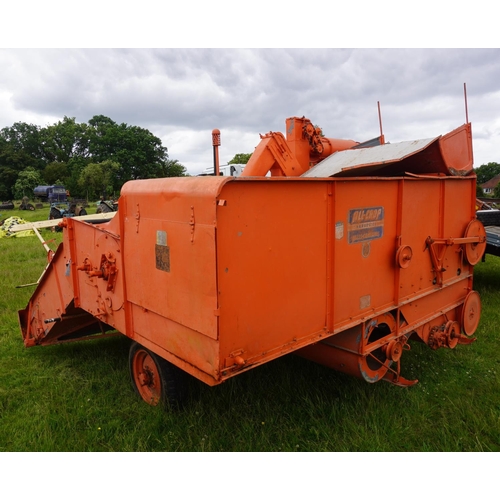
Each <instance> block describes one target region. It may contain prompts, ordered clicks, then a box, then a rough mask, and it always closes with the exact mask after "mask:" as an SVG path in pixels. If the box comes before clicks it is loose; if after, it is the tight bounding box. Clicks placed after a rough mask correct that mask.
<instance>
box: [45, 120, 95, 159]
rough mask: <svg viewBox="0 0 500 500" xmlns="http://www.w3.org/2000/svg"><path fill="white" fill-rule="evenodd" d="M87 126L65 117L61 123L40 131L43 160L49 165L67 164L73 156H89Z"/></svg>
mask: <svg viewBox="0 0 500 500" xmlns="http://www.w3.org/2000/svg"><path fill="white" fill-rule="evenodd" d="M87 128H88V126H87V125H86V124H84V123H76V120H75V118H68V117H67V116H65V117H64V118H63V120H62V121H59V122H57V123H55V124H54V125H49V126H48V127H47V128H45V129H42V131H41V134H40V135H41V138H42V141H43V149H42V150H43V153H42V154H43V158H44V160H45V161H46V162H50V163H54V162H57V163H67V162H68V161H69V160H71V159H72V158H74V157H75V156H79V157H83V158H86V157H88V156H89V151H88V150H89V137H88V134H87Z"/></svg>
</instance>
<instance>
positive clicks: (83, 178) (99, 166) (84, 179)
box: [79, 160, 120, 199]
mask: <svg viewBox="0 0 500 500" xmlns="http://www.w3.org/2000/svg"><path fill="white" fill-rule="evenodd" d="M119 169H120V165H119V163H117V162H115V161H111V160H106V161H103V162H101V163H89V164H88V165H87V166H86V167H85V168H84V169H83V170H82V172H81V174H80V179H79V186H80V188H81V189H83V190H85V189H86V190H87V198H94V199H95V198H96V195H98V196H102V197H103V198H107V195H108V194H111V193H112V192H113V177H114V176H115V174H116V172H117V171H118V170H119Z"/></svg>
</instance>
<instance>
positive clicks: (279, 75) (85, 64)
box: [0, 49, 500, 173]
mask: <svg viewBox="0 0 500 500" xmlns="http://www.w3.org/2000/svg"><path fill="white" fill-rule="evenodd" d="M498 60H500V51H499V50H497V49H489V50H484V49H451V50H448V49H439V50H437V49H384V50H382V49H363V50H360V49H357V50H353V49H260V50H251V49H237V50H233V49H218V50H214V49H154V50H153V49H70V50H68V49H52V50H47V49H26V50H24V49H19V50H14V49H3V50H0V67H2V72H1V74H0V104H1V105H2V108H1V109H2V113H1V114H0V127H4V126H10V125H12V124H13V123H14V122H16V121H26V122H29V123H35V124H39V125H41V126H45V125H47V124H48V123H54V122H56V121H59V120H61V119H62V118H63V117H64V116H65V115H66V116H70V117H75V118H76V119H77V121H79V122H86V121H88V120H89V119H90V118H91V117H92V116H94V115H97V114H103V115H106V116H109V117H110V118H111V119H113V120H114V121H116V122H118V123H127V124H129V125H138V126H141V127H144V128H147V129H149V130H151V132H153V133H154V134H155V135H157V136H158V137H160V138H161V139H162V141H163V143H164V145H165V146H166V147H167V148H168V150H169V154H170V157H171V158H173V159H178V160H179V161H180V162H181V163H183V164H186V166H188V168H189V170H190V171H191V172H193V173H196V172H197V171H201V169H202V168H204V166H206V164H207V163H208V164H211V163H212V149H211V130H212V129H213V128H219V129H220V130H221V132H222V137H223V145H222V147H221V160H223V159H224V160H225V159H231V158H232V157H233V156H234V154H236V153H244V152H251V151H253V149H254V148H255V147H256V146H257V144H258V142H259V136H258V134H259V133H266V132H269V131H270V130H273V131H282V132H283V131H284V127H285V119H286V118H287V117H289V116H306V117H308V118H310V119H311V120H312V121H313V123H315V124H318V125H320V126H321V127H322V128H323V130H324V133H325V134H326V135H327V136H328V137H339V138H349V139H354V140H358V141H364V140H367V139H370V138H372V137H374V136H376V135H378V133H379V123H378V115H377V101H380V103H381V109H382V118H383V126H384V133H385V134H386V138H387V140H390V141H392V142H397V141H400V140H410V139H421V138H425V137H433V136H436V135H440V134H444V133H446V132H448V131H450V130H451V129H453V128H455V127H457V126H459V125H461V124H462V123H464V121H465V110H464V97H463V84H464V82H466V83H467V92H468V104H469V118H470V120H471V121H472V124H473V134H474V147H475V159H476V166H478V165H480V164H481V163H484V162H488V161H500V158H499V157H500V138H499V133H498V130H499V126H498V118H497V110H498V109H500V107H499V105H500V97H499V96H500V83H499V82H500V65H499V64H498Z"/></svg>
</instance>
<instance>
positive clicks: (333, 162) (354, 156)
mask: <svg viewBox="0 0 500 500" xmlns="http://www.w3.org/2000/svg"><path fill="white" fill-rule="evenodd" d="M437 139H439V137H434V138H432V139H419V140H416V141H404V142H398V143H395V144H382V145H380V146H374V147H371V148H362V149H348V150H346V151H338V152H337V153H333V154H332V155H330V156H328V158H325V159H324V160H323V161H321V162H319V163H318V164H317V165H315V166H314V167H313V168H311V169H310V170H308V171H307V172H305V173H304V174H302V177H332V176H334V175H337V174H339V173H341V172H345V171H346V170H351V169H352V170H353V172H351V173H352V175H356V171H355V170H356V169H357V168H360V167H364V168H363V175H366V174H367V173H369V172H370V171H372V170H373V171H375V170H377V168H379V167H380V166H381V165H386V164H388V163H395V162H398V161H401V160H402V159H404V158H407V157H408V156H411V155H414V154H415V153H418V152H420V151H422V150H423V149H425V148H426V147H428V146H429V145H430V144H432V143H433V142H434V141H436V140H437ZM367 167H368V168H367ZM370 167H372V168H370Z"/></svg>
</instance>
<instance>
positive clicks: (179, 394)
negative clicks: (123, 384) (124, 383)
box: [129, 342, 185, 407]
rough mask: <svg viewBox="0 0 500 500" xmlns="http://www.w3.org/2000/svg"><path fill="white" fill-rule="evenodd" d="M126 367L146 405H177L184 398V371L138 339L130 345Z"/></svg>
mask: <svg viewBox="0 0 500 500" xmlns="http://www.w3.org/2000/svg"><path fill="white" fill-rule="evenodd" d="M129 369H130V377H131V379H132V386H133V387H134V390H135V392H136V393H137V394H138V395H139V396H140V397H141V398H142V399H143V400H144V401H145V402H146V403H148V404H149V405H151V406H156V405H158V404H162V405H165V406H166V407H168V406H172V407H179V406H180V405H181V404H182V402H183V400H184V399H185V397H184V396H185V381H184V380H183V378H184V373H183V372H182V371H181V370H180V369H179V368H177V367H176V366H174V365H173V364H171V363H169V362H168V361H166V360H165V359H163V358H161V357H160V356H157V355H156V354H154V353H153V352H151V351H150V350H149V349H146V348H145V347H143V346H141V345H140V344H138V343H137V342H134V343H133V344H132V345H131V346H130V354H129Z"/></svg>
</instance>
